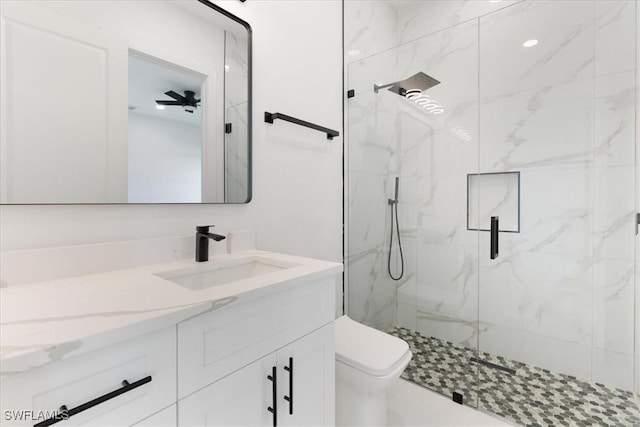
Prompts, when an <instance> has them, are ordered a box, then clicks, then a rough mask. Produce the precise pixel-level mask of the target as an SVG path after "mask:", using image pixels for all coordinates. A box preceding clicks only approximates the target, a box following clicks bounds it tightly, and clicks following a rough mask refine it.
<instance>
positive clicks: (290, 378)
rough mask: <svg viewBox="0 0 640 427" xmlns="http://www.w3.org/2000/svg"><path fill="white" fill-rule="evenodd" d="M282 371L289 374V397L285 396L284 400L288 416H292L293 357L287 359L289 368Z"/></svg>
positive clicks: (286, 367)
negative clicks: (287, 406)
mask: <svg viewBox="0 0 640 427" xmlns="http://www.w3.org/2000/svg"><path fill="white" fill-rule="evenodd" d="M284 370H285V371H287V372H289V396H285V397H284V400H286V401H287V402H289V415H293V357H290V358H289V366H285V367H284Z"/></svg>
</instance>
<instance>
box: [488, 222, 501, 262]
mask: <svg viewBox="0 0 640 427" xmlns="http://www.w3.org/2000/svg"><path fill="white" fill-rule="evenodd" d="M498 233H499V225H498V217H497V216H492V217H491V249H490V254H489V256H490V257H491V259H496V258H498V255H499V253H500V251H499V248H498V236H499V235H498Z"/></svg>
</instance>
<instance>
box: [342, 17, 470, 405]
mask: <svg viewBox="0 0 640 427" xmlns="http://www.w3.org/2000/svg"><path fill="white" fill-rule="evenodd" d="M477 31H478V26H477V21H471V22H466V23H463V24H460V25H457V26H455V27H452V28H450V29H448V30H444V31H441V32H438V33H435V34H432V35H430V36H427V37H423V38H420V39H418V40H416V41H414V42H410V43H407V44H404V45H402V46H400V47H398V48H395V49H390V50H387V51H385V52H382V53H380V54H377V55H373V56H369V57H367V58H364V59H361V60H359V61H355V62H352V63H351V64H349V67H348V79H347V90H354V96H353V97H352V98H349V99H348V101H347V120H348V124H347V127H346V131H347V141H348V143H347V144H348V145H347V150H346V154H347V159H346V162H347V165H348V168H347V171H348V173H347V175H346V177H345V178H346V181H347V189H348V190H347V194H346V196H347V200H346V203H345V205H346V207H347V230H346V235H347V236H348V238H347V246H346V259H345V261H346V262H345V264H346V265H345V267H346V275H345V276H346V281H347V290H348V302H347V308H348V314H349V316H350V317H352V318H353V319H354V320H357V321H360V322H363V323H365V324H368V325H370V326H373V327H376V328H378V329H381V330H385V331H387V332H390V333H392V334H394V335H396V336H399V337H400V338H402V339H404V340H406V341H407V342H408V343H409V345H410V347H411V351H412V353H413V359H412V361H411V363H410V365H409V367H408V368H407V370H406V371H405V372H404V374H403V377H404V378H405V379H408V380H410V381H413V382H414V383H416V384H418V385H420V386H423V387H427V388H430V389H432V390H434V391H437V392H439V393H442V394H444V395H445V396H447V397H448V398H453V399H455V400H457V401H460V402H462V403H464V404H466V405H470V406H474V407H475V406H476V405H477V392H476V390H477V372H478V365H477V360H478V358H477V347H478V322H477V319H478V300H477V298H478V262H479V260H478V239H479V234H480V233H481V232H479V231H478V230H477V229H474V228H470V227H469V224H468V215H467V180H468V176H469V174H476V173H477V171H478V102H477V101H478V97H477V69H478V52H477ZM420 73H422V74H425V75H426V76H428V77H429V78H431V79H435V80H436V81H437V82H438V83H437V84H436V85H434V86H432V87H429V88H428V89H425V90H423V91H422V92H421V93H420V94H417V93H414V95H415V96H404V95H403V94H402V92H401V91H399V90H398V89H397V88H399V87H402V88H403V89H405V90H406V91H411V89H414V88H413V87H410V86H407V85H408V84H409V83H402V82H405V81H407V80H410V81H413V80H411V79H410V78H411V77H412V76H416V75H420ZM391 83H396V84H395V87H394V86H389V87H388V88H382V89H380V90H378V91H377V92H376V90H374V84H375V85H378V86H386V85H389V84H391ZM404 86H407V87H404ZM399 92H400V93H399ZM399 95H400V96H399ZM418 95H419V96H418ZM396 178H398V182H399V193H398V204H397V210H398V225H397V228H399V231H400V233H399V234H400V240H401V244H402V257H401V256H400V248H399V245H398V242H397V239H396V237H395V234H394V240H393V242H392V244H391V245H390V238H391V233H392V230H393V232H394V233H395V231H396V225H395V224H394V223H392V221H391V220H392V217H391V212H392V211H391V209H393V205H392V204H390V203H389V199H393V198H394V193H395V188H394V187H395V182H396ZM475 203H477V201H476V202H475ZM474 211H477V209H474ZM389 261H390V262H389ZM402 261H404V272H403V275H402V277H401V278H400V279H399V280H394V279H393V278H392V277H391V276H394V277H398V276H399V275H400V272H401V265H402Z"/></svg>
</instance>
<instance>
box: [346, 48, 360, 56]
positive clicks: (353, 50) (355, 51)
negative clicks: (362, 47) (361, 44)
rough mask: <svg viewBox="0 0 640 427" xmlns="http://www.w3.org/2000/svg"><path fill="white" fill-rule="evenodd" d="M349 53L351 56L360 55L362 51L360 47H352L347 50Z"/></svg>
mask: <svg viewBox="0 0 640 427" xmlns="http://www.w3.org/2000/svg"><path fill="white" fill-rule="evenodd" d="M347 55H349V56H358V55H360V51H359V50H358V49H351V50H350V51H349V52H347Z"/></svg>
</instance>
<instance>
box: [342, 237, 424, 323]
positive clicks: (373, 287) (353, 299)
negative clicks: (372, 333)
mask: <svg viewBox="0 0 640 427" xmlns="http://www.w3.org/2000/svg"><path fill="white" fill-rule="evenodd" d="M387 254H388V246H385V247H376V248H370V249H364V250H361V251H358V252H351V253H350V254H348V256H347V259H346V263H347V264H348V270H347V271H348V275H349V317H351V318H352V319H354V320H356V321H358V322H363V323H365V324H367V325H370V326H373V327H375V328H377V329H381V330H387V329H389V328H390V327H391V326H394V325H395V322H396V308H397V303H396V301H397V289H398V288H399V287H401V286H403V284H404V283H406V282H409V281H410V280H411V278H412V277H413V276H412V274H411V271H409V270H407V271H406V272H405V275H404V276H403V278H402V279H401V280H400V281H393V280H391V278H390V277H389V274H388V272H387ZM392 262H394V263H395V261H393V257H392Z"/></svg>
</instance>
